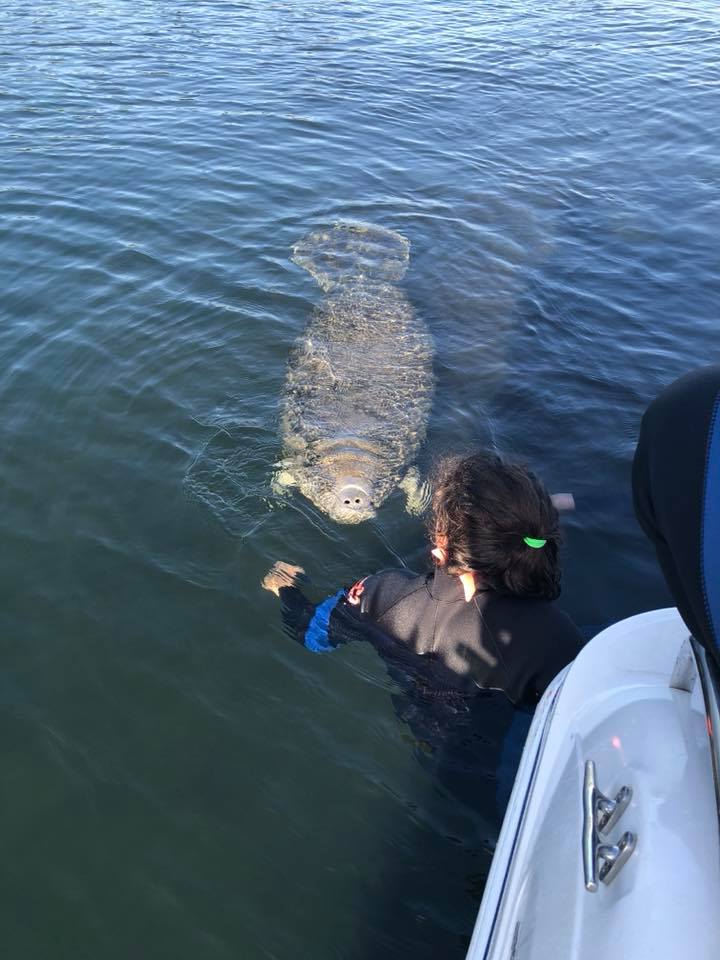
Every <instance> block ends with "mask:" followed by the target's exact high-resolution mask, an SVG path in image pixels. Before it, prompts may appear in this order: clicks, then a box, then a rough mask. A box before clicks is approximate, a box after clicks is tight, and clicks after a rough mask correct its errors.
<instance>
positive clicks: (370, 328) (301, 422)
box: [273, 223, 434, 523]
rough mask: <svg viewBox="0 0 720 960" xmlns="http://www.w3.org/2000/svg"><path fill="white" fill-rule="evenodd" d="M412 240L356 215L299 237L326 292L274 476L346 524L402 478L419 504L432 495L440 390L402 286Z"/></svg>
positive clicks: (300, 361)
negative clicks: (426, 469) (431, 455)
mask: <svg viewBox="0 0 720 960" xmlns="http://www.w3.org/2000/svg"><path fill="white" fill-rule="evenodd" d="M409 251H410V244H409V242H408V241H407V239H406V238H405V237H403V236H402V235H401V234H399V233H396V232H395V231H393V230H387V229H384V228H382V227H376V226H370V225H363V224H349V223H339V224H336V225H335V226H333V227H331V228H329V229H320V230H315V231H313V232H312V233H310V234H308V235H307V236H306V237H305V238H304V239H302V240H300V241H299V242H298V243H296V244H295V246H294V247H293V256H292V259H293V261H294V262H295V263H297V264H298V265H300V266H302V267H304V268H305V269H306V270H307V271H308V272H309V273H310V274H311V275H312V276H313V277H314V278H315V279H316V280H317V282H318V284H319V285H320V287H321V289H322V290H323V291H324V293H325V296H324V298H323V300H322V301H321V302H320V303H319V304H318V305H317V306H316V307H315V309H314V310H313V312H312V315H311V317H310V320H309V322H308V324H307V327H306V328H305V330H304V332H303V334H302V336H301V337H300V338H299V340H298V341H297V342H296V343H295V345H294V347H293V349H292V351H291V353H290V357H289V361H288V367H287V375H286V378H285V388H284V392H283V397H282V402H281V417H280V436H281V441H282V447H283V452H282V460H281V461H280V463H279V464H278V469H277V472H276V474H275V476H274V480H273V487H274V489H275V490H276V491H277V492H279V491H281V490H286V489H287V488H288V487H296V488H297V489H298V490H299V491H300V493H301V494H303V495H304V496H305V497H306V498H307V499H308V500H310V501H311V502H312V503H313V504H315V506H316V507H318V508H319V509H320V510H322V511H323V512H324V513H326V514H327V515H328V516H330V517H331V518H332V519H333V520H335V521H337V522H339V523H360V522H361V521H363V520H368V519H370V518H371V517H373V516H374V515H375V513H376V511H377V509H378V507H380V505H381V504H382V503H383V501H384V500H385V499H386V498H387V497H388V495H389V494H390V493H392V491H393V490H394V489H396V488H398V487H399V488H400V489H402V490H403V491H404V492H405V495H406V497H407V508H408V510H409V511H410V512H412V513H419V512H421V511H422V510H423V509H424V507H425V506H426V504H427V500H428V487H427V484H426V483H422V482H421V481H420V475H419V473H418V470H417V467H416V466H415V459H416V457H417V454H418V451H419V449H420V446H421V444H422V442H423V440H424V438H425V431H426V424H427V419H428V414H429V411H430V404H431V401H432V394H433V383H434V381H433V372H432V358H433V347H432V340H431V337H430V333H429V331H428V329H427V326H426V324H425V323H424V322H423V321H422V320H421V319H420V318H419V317H418V316H417V314H416V313H415V311H414V310H413V308H412V305H411V303H410V301H409V300H408V298H407V296H406V295H405V293H404V292H403V290H402V289H401V288H400V287H399V286H398V281H399V280H401V279H402V278H403V276H404V275H405V271H406V270H407V265H408V260H409Z"/></svg>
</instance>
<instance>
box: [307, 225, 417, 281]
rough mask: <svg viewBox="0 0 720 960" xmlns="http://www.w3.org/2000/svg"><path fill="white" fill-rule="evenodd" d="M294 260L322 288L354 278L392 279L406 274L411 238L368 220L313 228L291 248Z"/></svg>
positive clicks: (397, 278)
mask: <svg viewBox="0 0 720 960" xmlns="http://www.w3.org/2000/svg"><path fill="white" fill-rule="evenodd" d="M292 252H293V255H292V259H293V261H294V262H295V263H297V264H298V266H300V267H303V268H304V269H305V270H307V271H308V273H310V274H312V276H313V277H315V279H316V280H317V282H318V283H319V284H320V286H321V287H322V289H323V290H332V289H333V288H334V287H337V286H339V285H340V284H343V283H348V282H351V281H355V280H374V281H380V282H382V281H386V282H388V281H389V282H392V281H395V280H401V279H402V278H403V277H404V276H405V271H406V270H407V266H408V260H409V259H410V241H409V240H407V239H406V238H405V237H403V235H402V234H401V233H396V231H395V230H387V229H385V227H376V226H373V225H372V224H368V223H336V224H335V226H333V227H328V228H321V229H319V230H313V231H312V232H311V233H309V234H308V235H307V236H306V237H303V239H302V240H298V242H297V243H296V244H295V245H294V247H293V248H292Z"/></svg>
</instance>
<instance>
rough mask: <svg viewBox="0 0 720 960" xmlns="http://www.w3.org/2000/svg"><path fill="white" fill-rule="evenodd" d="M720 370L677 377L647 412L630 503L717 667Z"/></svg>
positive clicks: (719, 622)
mask: <svg viewBox="0 0 720 960" xmlns="http://www.w3.org/2000/svg"><path fill="white" fill-rule="evenodd" d="M719 404H720V366H713V367H705V368H703V369H701V370H697V371H695V372H693V373H691V374H688V375H686V376H684V377H681V378H680V379H679V380H676V381H675V383H673V384H671V385H670V386H669V387H668V388H667V389H665V390H664V391H663V392H662V393H661V394H660V395H659V396H658V397H657V398H656V399H655V400H654V401H653V402H652V403H651V404H650V406H649V407H648V409H647V411H646V413H645V416H644V417H643V420H642V424H641V427H640V437H639V440H638V445H637V449H636V452H635V459H634V462H633V499H634V504H635V513H636V515H637V518H638V521H639V523H640V526H641V527H642V529H643V530H644V531H645V533H646V534H647V536H648V537H649V538H650V540H651V541H652V542H653V545H654V547H655V551H656V553H657V558H658V562H659V564H660V567H661V569H662V572H663V574H664V576H665V580H666V582H667V585H668V587H669V589H670V592H671V594H672V596H673V599H674V600H675V603H676V605H677V608H678V610H679V611H680V614H681V616H682V618H683V620H684V621H685V623H686V624H687V627H688V629H689V630H690V632H691V633H692V634H693V636H694V637H696V638H697V640H699V641H700V642H701V643H702V644H703V645H704V646H705V647H706V649H707V650H709V651H710V652H711V653H712V654H713V655H714V656H715V658H716V660H718V662H720V647H719V646H718V641H719V640H720V420H719V414H718V406H719Z"/></svg>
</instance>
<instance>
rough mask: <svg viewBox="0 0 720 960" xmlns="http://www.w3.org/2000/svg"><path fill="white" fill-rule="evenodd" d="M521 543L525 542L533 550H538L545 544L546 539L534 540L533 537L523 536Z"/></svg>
mask: <svg viewBox="0 0 720 960" xmlns="http://www.w3.org/2000/svg"><path fill="white" fill-rule="evenodd" d="M523 543H526V544H527V545H528V546H529V547H532V548H533V550H539V549H540V548H541V547H544V546H545V544H546V543H547V540H536V539H535V537H523Z"/></svg>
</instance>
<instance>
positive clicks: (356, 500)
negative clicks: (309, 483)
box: [333, 477, 373, 515]
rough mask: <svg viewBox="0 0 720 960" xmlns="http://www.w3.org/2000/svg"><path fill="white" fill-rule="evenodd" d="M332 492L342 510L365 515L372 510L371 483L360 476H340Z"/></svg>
mask: <svg viewBox="0 0 720 960" xmlns="http://www.w3.org/2000/svg"><path fill="white" fill-rule="evenodd" d="M333 493H334V494H335V498H336V500H337V505H338V507H339V508H340V509H341V510H342V511H348V512H350V513H358V514H363V515H365V514H367V513H368V512H369V511H372V510H373V502H372V485H371V484H370V483H369V482H368V481H367V480H364V479H363V478H362V477H340V479H339V480H338V482H337V483H336V484H335V489H334V491H333Z"/></svg>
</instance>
